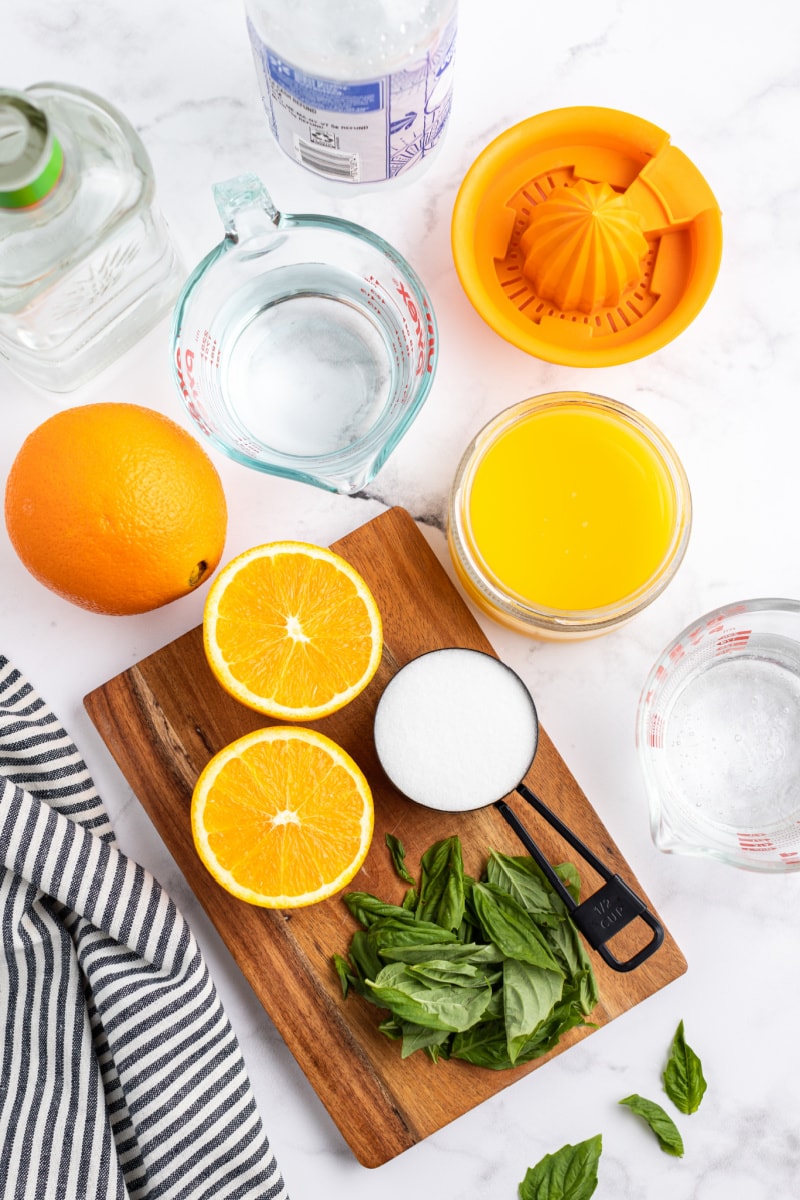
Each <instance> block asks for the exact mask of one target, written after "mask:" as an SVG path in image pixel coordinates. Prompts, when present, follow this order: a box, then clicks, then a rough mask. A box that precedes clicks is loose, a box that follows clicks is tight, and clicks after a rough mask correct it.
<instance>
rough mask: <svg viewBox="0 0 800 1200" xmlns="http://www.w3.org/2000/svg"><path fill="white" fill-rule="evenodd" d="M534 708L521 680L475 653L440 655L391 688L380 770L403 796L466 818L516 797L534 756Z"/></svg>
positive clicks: (383, 709)
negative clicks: (475, 810)
mask: <svg viewBox="0 0 800 1200" xmlns="http://www.w3.org/2000/svg"><path fill="white" fill-rule="evenodd" d="M537 734H538V726H537V721H536V710H535V708H534V706H533V701H532V700H531V697H530V694H529V693H528V690H527V688H526V687H525V685H524V683H523V682H522V680H521V679H520V678H519V677H518V676H517V675H516V674H515V673H514V672H513V671H512V670H511V669H510V668H509V667H506V666H505V665H504V664H503V663H501V662H500V661H499V660H498V659H496V658H493V657H491V655H488V654H482V653H480V652H479V651H476V650H462V649H447V650H435V651H433V652H432V653H430V654H423V655H421V656H420V657H419V658H416V659H414V660H413V661H412V662H410V663H409V664H408V665H407V666H406V667H404V668H403V669H402V670H401V671H399V672H398V673H397V675H395V677H394V679H392V680H391V682H390V683H389V684H388V685H387V687H386V689H385V690H384V693H383V695H382V697H381V700H380V703H379V705H378V709H377V712H376V714H375V746H376V749H377V752H378V757H379V758H380V761H381V764H382V766H383V769H384V770H385V772H386V774H387V775H388V776H389V778H390V779H391V781H392V782H393V783H394V785H395V787H397V788H398V789H399V790H400V791H401V792H403V794H404V795H406V796H408V797H409V798H410V799H412V800H416V801H417V802H418V803H420V804H424V805H427V806H428V807H429V808H438V809H442V810H443V811H446V812H462V811H467V810H469V809H472V808H481V807H483V806H484V805H486V804H491V803H492V802H493V801H495V800H499V799H501V797H503V796H505V795H507V794H508V793H509V792H511V791H513V790H514V788H515V787H516V785H517V784H518V783H519V782H520V780H521V779H522V777H523V776H524V775H525V773H526V771H527V770H528V767H529V766H530V764H531V762H532V760H533V756H534V753H535V751H536V741H537Z"/></svg>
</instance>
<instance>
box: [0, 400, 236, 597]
mask: <svg viewBox="0 0 800 1200" xmlns="http://www.w3.org/2000/svg"><path fill="white" fill-rule="evenodd" d="M5 516H6V527H7V529H8V533H9V537H10V538H11V542H12V545H13V546H14V549H15V550H16V552H17V554H18V555H19V557H20V558H21V560H22V562H23V563H24V564H25V566H26V567H27V568H28V570H29V571H30V572H31V574H33V575H35V576H36V578H37V579H38V580H39V581H40V582H41V583H43V584H44V585H45V586H46V587H48V588H51V589H52V591H54V592H57V593H58V594H59V595H60V596H63V597H64V598H65V599H66V600H71V601H72V603H73V604H79V605H81V606H82V607H83V608H88V609H91V610H92V611H93V612H99V613H110V614H114V615H123V614H127V613H141V612H149V611H150V609H153V608H159V607H160V606H161V605H162V604H168V603H169V602H170V601H171V600H176V599H177V598H178V597H179V596H183V595H185V594H186V593H187V592H190V591H191V590H192V589H193V588H195V587H197V585H198V584H199V583H202V581H203V580H204V579H206V578H207V577H208V576H209V575H210V574H211V573H212V571H214V569H215V568H216V566H217V564H218V562H219V560H220V557H221V555H222V550H223V547H224V544H225V533H226V528H227V507H226V504H225V493H224V492H223V490H222V483H221V481H220V478H219V475H218V474H217V471H216V468H215V467H214V464H213V463H212V462H211V459H210V458H209V457H208V455H207V454H206V453H205V451H204V450H203V449H202V447H201V446H200V445H199V444H198V442H197V441H195V439H194V438H193V437H191V436H190V435H189V434H188V433H187V432H186V431H185V430H184V429H182V428H181V427H180V425H177V424H176V423H175V422H174V421H172V420H170V419H169V417H165V416H163V415H162V414H161V413H157V412H155V411H154V410H153V409H150V408H144V407H141V406H140V405H138V404H124V403H114V402H109V403H100V404H87V405H82V406H79V407H75V408H68V409H64V410H63V411H61V412H58V413H56V414H55V415H54V416H52V417H49V418H48V420H46V421H45V422H44V423H43V424H41V425H40V426H39V427H38V428H37V429H35V430H34V431H33V433H31V434H30V435H29V436H28V437H27V438H26V440H25V441H24V442H23V444H22V446H21V447H20V450H19V453H18V454H17V457H16V458H15V460H14V463H13V464H12V467H11V471H10V472H9V476H8V481H7V484H6V497H5Z"/></svg>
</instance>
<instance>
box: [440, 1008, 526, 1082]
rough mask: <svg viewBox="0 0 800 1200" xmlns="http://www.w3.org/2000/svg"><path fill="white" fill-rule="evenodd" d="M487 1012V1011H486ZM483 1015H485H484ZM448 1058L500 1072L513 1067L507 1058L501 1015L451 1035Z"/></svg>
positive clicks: (504, 1028) (503, 1024)
mask: <svg viewBox="0 0 800 1200" xmlns="http://www.w3.org/2000/svg"><path fill="white" fill-rule="evenodd" d="M487 1011H488V1010H487ZM484 1015H485V1014H484ZM450 1057H451V1058H459V1059H461V1060H462V1062H468V1063H472V1064H473V1065H474V1066H476V1067H488V1068H489V1069H490V1070H493V1071H502V1070H506V1069H507V1068H509V1067H511V1066H513V1065H514V1064H513V1063H512V1062H511V1059H510V1058H509V1057H508V1041H507V1038H506V1027H505V1021H504V1020H503V1017H502V1014H500V1015H498V1017H497V1018H496V1019H495V1020H493V1021H481V1022H479V1024H477V1025H473V1026H472V1027H471V1028H469V1029H465V1030H463V1031H461V1032H459V1033H456V1034H454V1035H453V1040H452V1042H451V1043H450Z"/></svg>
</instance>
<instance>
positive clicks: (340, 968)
mask: <svg viewBox="0 0 800 1200" xmlns="http://www.w3.org/2000/svg"><path fill="white" fill-rule="evenodd" d="M333 969H334V970H335V972H336V974H337V975H338V976H339V983H340V984H341V985H342V996H343V997H344V999H345V1000H346V999H347V993H348V992H349V991H350V988H351V987H355V985H356V984H357V983H358V979H357V977H356V975H355V972H354V971H353V968H352V966H351V965H350V963H349V962H348V961H347V959H346V958H342V956H341V954H334V956H333Z"/></svg>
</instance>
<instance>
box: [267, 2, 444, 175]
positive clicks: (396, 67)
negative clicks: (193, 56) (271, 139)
mask: <svg viewBox="0 0 800 1200" xmlns="http://www.w3.org/2000/svg"><path fill="white" fill-rule="evenodd" d="M246 11H247V21H248V28H249V32H250V39H251V42H252V47H253V55H254V58H255V63H256V72H257V74H258V78H259V83H260V87H261V94H262V97H263V100H264V106H265V108H266V111H267V116H268V118H269V122H270V126H271V128H272V132H273V134H274V136H275V139H276V140H277V142H278V145H279V146H280V147H281V149H282V150H284V151H285V152H286V154H288V155H289V157H290V158H292V159H293V160H294V161H295V162H298V163H300V164H301V166H303V167H305V168H307V169H308V170H309V171H313V172H314V173H315V174H317V175H318V176H320V177H322V178H324V179H326V180H330V181H335V182H340V183H346V184H379V183H382V182H385V181H387V180H391V179H396V178H397V177H398V176H406V175H407V174H409V173H412V172H413V173H416V172H418V171H419V170H420V169H421V164H426V163H427V162H429V161H430V156H431V155H432V153H433V152H434V150H435V149H436V148H437V146H438V144H439V143H440V141H441V138H442V135H443V133H444V129H445V126H446V124H447V118H448V115H449V113H450V104H451V98H452V88H453V65H454V53H455V41H456V24H457V0H339V2H338V3H335V4H334V3H332V2H331V0H246Z"/></svg>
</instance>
